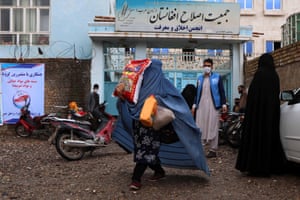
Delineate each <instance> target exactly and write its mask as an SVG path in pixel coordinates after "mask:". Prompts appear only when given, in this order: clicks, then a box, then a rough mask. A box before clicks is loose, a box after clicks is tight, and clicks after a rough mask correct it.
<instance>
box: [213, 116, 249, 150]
mask: <svg viewBox="0 0 300 200" xmlns="http://www.w3.org/2000/svg"><path fill="white" fill-rule="evenodd" d="M243 120H244V113H236V112H226V113H222V114H221V117H220V127H219V144H220V145H221V144H229V145H230V146H231V147H233V148H238V147H239V146H240V143H241V134H242V124H243Z"/></svg>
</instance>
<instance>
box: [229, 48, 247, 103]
mask: <svg viewBox="0 0 300 200" xmlns="http://www.w3.org/2000/svg"><path fill="white" fill-rule="evenodd" d="M243 83H244V74H243V44H233V45H232V87H231V91H232V95H231V102H232V103H234V101H233V99H234V98H236V97H239V96H240V95H239V93H238V91H237V87H238V86H239V85H240V84H243Z"/></svg>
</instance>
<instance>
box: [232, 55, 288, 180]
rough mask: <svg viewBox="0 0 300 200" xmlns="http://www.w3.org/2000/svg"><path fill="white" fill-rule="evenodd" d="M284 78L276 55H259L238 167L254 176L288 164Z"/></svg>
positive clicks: (277, 169) (247, 109) (276, 171)
mask: <svg viewBox="0 0 300 200" xmlns="http://www.w3.org/2000/svg"><path fill="white" fill-rule="evenodd" d="M279 93H280V81H279V77H278V74H277V72H276V71H275V66H274V60H273V57H272V55H270V54H267V53H266V54H263V55H262V56H261V57H260V58H259V62H258V69H257V72H256V73H255V75H254V77H253V80H252V82H251V84H250V87H249V90H248V97H247V105H246V112H245V120H244V127H243V133H242V143H241V146H240V149H239V153H238V157H237V162H236V169H238V170H240V171H241V172H246V173H248V175H253V176H270V175H271V174H275V173H276V174H277V173H282V172H283V170H284V166H285V163H286V159H285V155H284V152H283V148H282V145H281V141H280V134H279V120H280V99H279Z"/></svg>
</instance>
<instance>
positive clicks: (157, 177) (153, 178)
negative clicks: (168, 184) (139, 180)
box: [149, 173, 166, 181]
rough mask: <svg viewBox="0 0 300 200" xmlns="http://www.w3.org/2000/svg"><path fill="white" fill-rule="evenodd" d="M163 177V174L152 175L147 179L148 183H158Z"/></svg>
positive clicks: (164, 175)
mask: <svg viewBox="0 0 300 200" xmlns="http://www.w3.org/2000/svg"><path fill="white" fill-rule="evenodd" d="M165 177H166V174H165V173H154V175H153V176H151V177H150V178H149V181H158V180H160V179H163V178H165Z"/></svg>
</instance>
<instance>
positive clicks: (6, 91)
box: [1, 63, 45, 124]
mask: <svg viewBox="0 0 300 200" xmlns="http://www.w3.org/2000/svg"><path fill="white" fill-rule="evenodd" d="M1 74H2V76H1V79H2V80H1V86H2V104H3V107H2V108H3V111H2V114H3V118H2V119H3V122H4V123H5V124H14V123H16V122H17V121H18V119H19V117H20V109H21V108H22V107H23V106H29V105H30V107H29V110H30V114H31V115H32V116H39V115H43V114H44V79H45V74H44V64H26V63H2V64H1Z"/></svg>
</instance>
